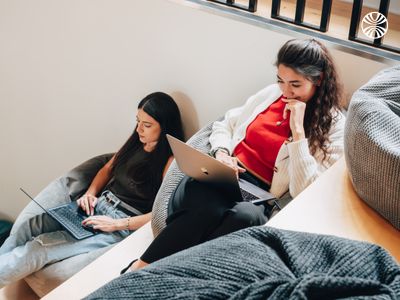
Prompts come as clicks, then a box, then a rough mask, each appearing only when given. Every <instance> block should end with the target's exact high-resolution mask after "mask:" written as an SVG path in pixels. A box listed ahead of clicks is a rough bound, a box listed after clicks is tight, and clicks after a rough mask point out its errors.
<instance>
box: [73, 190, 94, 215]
mask: <svg viewBox="0 0 400 300" xmlns="http://www.w3.org/2000/svg"><path fill="white" fill-rule="evenodd" d="M76 202H77V204H78V206H79V207H80V208H82V210H83V211H84V212H86V214H87V215H88V216H93V214H94V208H95V206H96V204H97V197H96V196H93V195H91V194H84V195H83V196H82V197H80V198H79V199H78V200H77V201H76Z"/></svg>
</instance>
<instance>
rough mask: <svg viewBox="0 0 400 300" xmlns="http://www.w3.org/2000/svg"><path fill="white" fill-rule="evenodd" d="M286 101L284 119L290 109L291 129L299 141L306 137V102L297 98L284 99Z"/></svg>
mask: <svg viewBox="0 0 400 300" xmlns="http://www.w3.org/2000/svg"><path fill="white" fill-rule="evenodd" d="M282 101H283V102H286V106H285V109H284V111H283V119H285V120H286V118H287V112H288V111H290V130H291V131H292V136H293V140H294V141H298V140H301V139H304V138H305V132H304V125H303V124H304V113H305V111H306V103H304V102H302V101H299V100H296V99H282Z"/></svg>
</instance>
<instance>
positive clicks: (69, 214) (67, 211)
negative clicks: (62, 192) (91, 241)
mask: <svg viewBox="0 0 400 300" xmlns="http://www.w3.org/2000/svg"><path fill="white" fill-rule="evenodd" d="M52 213H53V214H55V215H57V217H58V219H59V221H60V222H62V224H63V225H64V226H65V227H68V229H69V230H71V232H72V233H73V234H75V235H76V236H78V237H81V238H84V237H87V236H91V235H93V233H92V232H90V231H89V230H88V229H86V228H84V227H83V226H82V220H83V218H82V217H81V216H79V214H78V213H77V212H76V210H74V209H71V208H70V207H68V206H63V207H60V208H57V209H54V210H52Z"/></svg>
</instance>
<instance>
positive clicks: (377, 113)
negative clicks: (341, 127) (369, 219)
mask: <svg viewBox="0 0 400 300" xmlns="http://www.w3.org/2000/svg"><path fill="white" fill-rule="evenodd" d="M345 156H346V163H347V166H348V169H349V172H350V177H351V180H352V182H353V185H354V189H355V190H356V192H357V194H358V195H359V196H360V198H362V199H363V200H364V201H365V202H366V203H368V205H370V206H371V207H372V208H374V209H375V210H376V211H377V212H378V213H380V214H381V215H382V216H383V217H384V218H386V219H387V220H388V221H389V222H390V223H392V224H393V225H394V226H395V227H396V228H397V229H400V66H395V67H392V68H389V69H386V70H384V71H381V72H380V73H378V74H377V75H376V76H375V77H373V78H372V79H371V80H370V81H369V82H368V83H367V84H365V85H364V86H362V87H361V88H360V89H359V90H358V91H356V92H355V93H354V95H353V97H352V99H351V102H350V105H349V111H348V114H347V120H346V127H345Z"/></svg>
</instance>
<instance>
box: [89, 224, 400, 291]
mask: <svg viewBox="0 0 400 300" xmlns="http://www.w3.org/2000/svg"><path fill="white" fill-rule="evenodd" d="M86 299H400V266H399V265H398V264H397V263H396V262H395V261H394V259H393V258H392V257H391V256H390V255H389V254H388V253H387V252H386V251H385V250H383V249H382V248H380V247H379V246H376V245H373V244H369V243H365V242H357V241H352V240H348V239H343V238H338V237H334V236H327V235H316V234H310V233H301V232H294V231H286V230H279V229H274V228H270V227H266V226H262V227H253V228H248V229H244V230H241V231H237V232H235V233H232V234H229V235H227V236H224V237H221V238H218V239H215V240H212V241H209V242H207V243H204V244H201V245H198V246H195V247H192V248H189V249H187V250H185V251H182V252H179V253H176V254H174V255H172V256H169V257H166V258H164V259H162V260H160V261H158V262H155V263H153V264H151V265H149V266H147V267H146V268H144V269H142V270H140V271H136V272H132V273H127V274H125V275H123V276H121V277H119V278H117V279H115V280H113V281H111V282H110V283H108V284H106V285H105V286H103V287H101V288H100V289H98V290H97V291H95V292H94V293H92V294H90V295H89V296H88V297H87V298H86Z"/></svg>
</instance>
